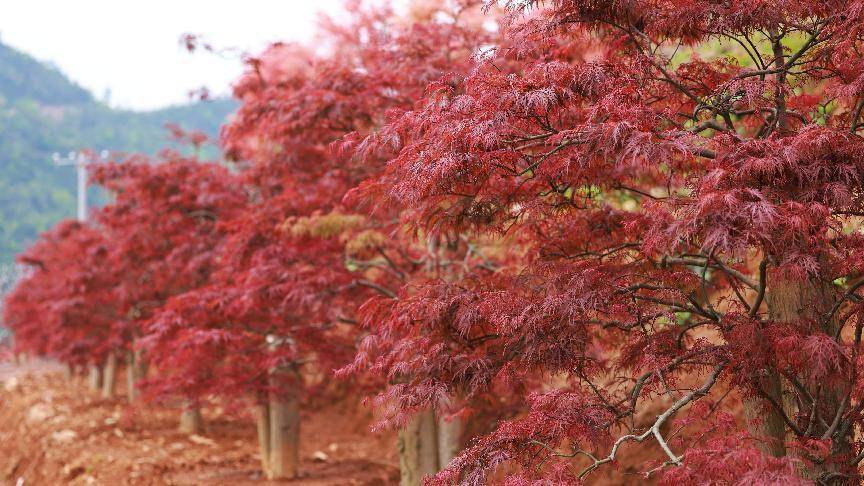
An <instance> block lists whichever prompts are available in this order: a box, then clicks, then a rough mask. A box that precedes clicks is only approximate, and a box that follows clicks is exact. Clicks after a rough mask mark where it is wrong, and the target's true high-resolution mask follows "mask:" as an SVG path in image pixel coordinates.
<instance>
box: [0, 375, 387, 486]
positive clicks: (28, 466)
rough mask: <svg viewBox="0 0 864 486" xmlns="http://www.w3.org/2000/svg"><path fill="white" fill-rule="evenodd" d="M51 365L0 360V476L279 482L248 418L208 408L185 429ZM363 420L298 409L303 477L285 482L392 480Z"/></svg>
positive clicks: (346, 413)
mask: <svg viewBox="0 0 864 486" xmlns="http://www.w3.org/2000/svg"><path fill="white" fill-rule="evenodd" d="M59 369H60V367H59V366H57V365H54V364H52V363H48V362H39V361H34V362H31V363H29V364H26V365H22V366H14V365H11V364H2V365H0V385H2V386H0V485H4V486H5V485H16V484H17V485H19V486H24V485H40V486H41V485H55V484H58V485H59V484H81V485H85V484H86V485H92V484H96V485H108V486H114V485H121V484H132V485H162V484H166V485H198V484H206V485H223V484H224V485H252V484H254V485H260V484H277V483H275V482H269V481H266V480H264V479H263V478H262V477H261V474H260V473H259V465H260V462H259V459H258V456H257V450H256V444H255V442H256V435H255V428H254V424H253V422H252V421H251V419H250V418H249V417H245V416H240V415H238V414H236V413H229V411H226V410H224V409H222V408H220V407H212V408H210V409H206V410H205V411H204V416H205V420H206V422H207V430H206V432H205V433H204V434H202V435H201V436H196V435H192V436H187V435H184V434H181V433H179V432H177V430H176V428H177V416H178V412H177V410H175V409H173V408H168V407H162V406H138V407H132V406H129V405H128V404H127V403H126V400H125V397H124V396H123V395H122V394H124V390H123V388H122V387H121V388H120V390H119V394H121V395H120V396H119V397H118V398H116V399H111V400H105V399H101V398H99V397H98V396H96V395H95V394H92V393H91V392H88V391H86V389H85V387H84V384H83V380H78V381H74V382H70V381H68V380H66V379H65V378H64V377H63V374H62V373H61V372H59ZM121 381H122V380H121ZM369 420H370V417H369V414H368V412H367V411H366V410H364V409H362V408H354V407H351V408H345V407H344V406H340V407H331V408H329V409H328V408H326V407H325V408H323V409H322V408H320V407H319V408H318V409H317V410H316V413H315V414H314V415H309V414H304V417H303V426H302V430H303V439H302V448H301V456H302V459H303V464H302V468H301V471H302V477H301V478H299V479H297V480H294V481H286V482H284V484H298V485H316V486H325V485H326V486H329V485H333V486H336V485H370V486H371V485H388V484H394V483H398V479H399V470H398V459H397V456H396V448H395V439H394V437H393V436H392V435H389V436H375V435H371V434H369V432H368V423H369ZM278 484H283V483H278Z"/></svg>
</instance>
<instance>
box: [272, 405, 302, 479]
mask: <svg viewBox="0 0 864 486" xmlns="http://www.w3.org/2000/svg"><path fill="white" fill-rule="evenodd" d="M269 408H270V479H290V478H296V477H297V475H298V473H299V472H300V401H299V400H298V399H297V395H296V394H294V393H288V392H283V393H279V394H274V395H273V396H271V398H270V404H269Z"/></svg>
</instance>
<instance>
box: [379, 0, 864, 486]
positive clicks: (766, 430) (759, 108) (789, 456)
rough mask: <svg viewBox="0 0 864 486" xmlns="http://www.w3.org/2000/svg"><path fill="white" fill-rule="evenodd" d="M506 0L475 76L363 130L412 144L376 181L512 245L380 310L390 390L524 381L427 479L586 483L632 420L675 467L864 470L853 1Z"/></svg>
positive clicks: (411, 207)
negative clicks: (502, 472) (494, 261)
mask: <svg viewBox="0 0 864 486" xmlns="http://www.w3.org/2000/svg"><path fill="white" fill-rule="evenodd" d="M507 7H508V8H509V10H510V17H509V23H508V29H507V30H508V32H507V38H506V40H504V41H502V42H501V43H500V44H498V45H496V46H495V52H494V53H488V54H487V55H486V56H478V60H477V64H476V69H475V71H474V72H473V74H472V75H471V76H470V77H468V78H467V79H466V80H465V81H464V82H459V83H448V82H444V83H438V84H435V85H432V86H431V87H430V89H429V91H428V93H427V95H426V96H425V97H424V98H423V99H422V100H420V101H419V102H418V104H417V105H416V107H415V108H414V109H413V110H411V111H407V112H404V113H401V114H395V115H393V117H392V121H391V123H390V124H389V126H388V127H387V128H386V129H384V130H383V131H382V132H381V133H378V134H376V135H375V136H374V137H372V138H370V140H369V141H368V143H369V144H372V145H374V144H376V143H381V141H385V142H387V141H393V140H396V141H398V143H399V144H400V145H401V150H400V152H399V154H398V156H396V157H394V158H393V159H392V160H390V161H389V163H388V166H387V172H388V173H389V174H390V177H389V178H388V179H387V182H388V183H386V184H376V185H370V186H367V187H366V190H367V192H366V195H367V197H369V198H372V199H375V200H378V201H380V200H388V201H391V202H392V204H394V205H397V206H398V207H400V208H403V212H402V220H403V222H404V223H405V224H409V225H412V226H413V227H415V228H417V229H418V231H419V232H422V233H423V234H427V235H429V237H440V238H447V237H450V238H452V237H454V235H466V234H467V235H478V236H482V235H487V236H489V237H509V238H513V239H514V242H513V244H515V245H518V248H519V249H520V253H521V256H522V258H518V259H512V260H509V265H506V266H504V267H502V268H500V269H499V270H497V271H496V272H494V273H492V274H484V273H480V272H477V273H475V274H473V275H470V276H467V277H466V278H463V279H461V280H460V281H458V282H447V281H440V282H435V283H430V284H429V285H426V286H424V287H423V288H422V289H421V290H419V291H417V290H415V291H414V292H412V293H411V294H410V295H407V296H406V297H405V298H403V299H400V300H398V301H395V300H391V301H388V302H386V303H385V304H384V305H377V306H375V308H374V309H373V310H374V312H373V314H372V315H371V317H370V319H371V321H372V322H373V323H374V324H373V325H372V326H371V327H372V329H373V337H371V338H370V339H373V340H374V342H375V343H376V344H378V345H379V346H377V348H375V350H374V352H365V355H364V356H363V359H364V360H372V361H373V363H374V364H373V365H372V367H373V368H378V369H383V370H386V372H387V373H389V374H390V375H391V376H395V375H398V376H400V377H401V378H402V380H401V382H400V383H399V384H397V385H393V386H391V387H390V389H389V391H388V392H387V393H386V394H384V395H383V396H382V397H381V400H382V401H385V402H388V401H396V402H397V403H399V404H400V405H401V407H402V410H401V411H402V412H403V413H407V414H410V413H415V412H417V411H418V410H421V409H423V408H425V407H437V406H439V405H440V402H441V398H442V397H445V396H450V395H453V394H465V395H467V396H469V397H470V396H475V395H480V394H484V393H488V392H490V391H495V390H498V391H499V392H502V391H503V393H509V394H524V396H525V397H526V399H527V400H528V402H529V403H530V407H529V409H528V410H526V411H525V413H524V414H521V415H520V416H518V417H516V418H514V419H513V420H510V421H505V422H502V423H501V424H499V426H498V428H497V430H496V431H495V432H494V433H491V434H489V435H487V436H484V437H482V438H480V439H479V440H477V441H476V442H474V444H473V445H472V446H471V447H470V448H469V449H468V450H467V451H465V452H464V453H463V454H462V455H461V456H460V457H459V458H458V459H456V460H455V461H454V462H453V463H451V464H450V467H449V468H448V470H447V471H445V472H444V473H442V474H440V475H439V476H438V477H437V479H436V481H435V482H437V483H440V484H451V483H452V482H454V481H455V482H461V483H466V484H481V483H483V481H484V480H485V479H484V478H487V474H489V473H490V472H492V471H494V470H496V468H498V466H499V465H501V464H502V463H509V464H510V467H511V469H510V471H511V473H512V474H513V477H512V478H511V479H512V481H513V484H529V482H530V481H531V480H532V479H533V478H536V477H547V478H557V479H558V480H560V481H564V482H568V483H569V482H578V481H581V480H584V479H585V478H587V477H589V476H590V475H591V474H592V473H593V472H595V471H596V470H598V469H599V468H601V467H602V466H603V465H604V464H607V463H614V462H616V460H617V459H618V453H619V451H620V449H621V448H622V447H625V446H627V445H632V444H630V443H634V442H635V443H642V442H651V443H653V444H656V445H658V446H659V448H657V449H656V451H657V461H656V462H655V463H653V464H647V465H645V469H644V473H645V474H646V475H653V474H662V475H663V478H664V479H666V480H668V481H670V482H674V481H685V482H688V483H704V482H710V481H714V480H716V481H721V480H722V478H724V477H725V478H742V477H744V478H747V482H748V484H754V483H759V484H775V483H777V482H785V483H793V482H800V481H803V480H804V479H802V478H809V479H811V480H817V481H821V482H824V483H829V482H852V481H855V480H856V479H855V478H857V477H858V472H857V471H858V469H857V465H858V463H859V462H860V461H861V460H862V458H864V451H862V449H864V447H862V444H861V443H860V442H859V441H858V440H857V439H856V437H855V434H854V430H855V428H856V426H857V424H859V423H860V420H861V418H862V417H861V412H862V410H864V396H861V391H860V390H861V388H860V377H859V373H858V371H857V365H858V363H859V357H858V350H859V347H860V341H861V332H860V330H861V325H862V321H861V320H860V319H861V311H862V307H861V298H860V297H859V295H858V294H857V291H858V289H859V287H861V286H862V284H864V280H862V279H860V275H861V270H862V267H861V259H860V254H861V244H862V238H861V233H860V231H859V229H858V227H859V225H858V219H857V218H858V217H859V216H860V215H861V214H862V211H864V207H862V199H861V195H860V192H861V190H860V188H861V182H862V177H864V172H862V171H864V166H862V165H861V164H862V162H861V161H862V160H864V159H862V155H864V140H862V139H861V137H860V135H859V131H860V129H861V128H862V120H861V116H860V115H861V111H862V106H864V101H862V100H864V83H862V80H864V70H862V68H864V63H862V62H861V61H860V55H859V49H861V47H862V45H861V40H862V37H861V36H862V30H861V29H862V25H864V23H862V21H864V4H861V2H733V3H717V2H711V1H695V2H665V3H664V2H651V1H644V2H643V1H633V2H593V1H579V0H568V1H563V0H561V1H550V2H536V1H528V0H525V1H511V2H507ZM450 336H459V337H460V338H461V339H460V341H459V345H458V346H454V345H453V341H452V340H451V339H450ZM394 340H395V342H394ZM382 343H383V346H382V345H381V344H382ZM364 348H371V346H366V347H364ZM409 350H410V351H409ZM364 351H365V349H364ZM538 377H546V381H547V384H546V385H544V386H539V387H538V386H537V381H536V380H537V378H538ZM549 380H552V381H553V382H555V383H556V385H555V386H554V387H552V389H550V387H549V385H548V382H549ZM739 397H740V400H741V401H743V408H744V411H745V415H746V420H735V419H734V417H733V416H732V415H730V414H729V412H730V411H734V410H735V408H736V406H735V405H734V404H735V403H736V401H737V400H738V399H739ZM655 412H656V413H655ZM393 420H394V422H395V423H401V421H403V420H404V417H402V416H399V415H397V416H396V417H394V418H393ZM736 430H740V431H742V432H741V433H738V432H735V431H736ZM709 463H713V464H709ZM667 466H668V467H667ZM672 466H677V467H672Z"/></svg>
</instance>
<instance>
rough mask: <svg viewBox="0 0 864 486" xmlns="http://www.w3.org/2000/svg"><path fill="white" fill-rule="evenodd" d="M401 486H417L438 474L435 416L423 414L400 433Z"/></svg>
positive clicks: (429, 413) (428, 412) (430, 412)
mask: <svg viewBox="0 0 864 486" xmlns="http://www.w3.org/2000/svg"><path fill="white" fill-rule="evenodd" d="M398 441H399V442H398V447H399V469H400V471H401V480H400V482H399V484H400V486H417V485H419V484H422V482H423V477H424V476H428V475H432V474H435V473H437V472H438V432H437V423H436V420H435V414H434V413H433V412H432V411H431V410H430V411H426V412H421V413H420V414H418V415H417V416H416V417H414V418H413V419H411V421H410V422H408V424H407V425H406V426H405V428H403V429H402V430H400V431H399V437H398Z"/></svg>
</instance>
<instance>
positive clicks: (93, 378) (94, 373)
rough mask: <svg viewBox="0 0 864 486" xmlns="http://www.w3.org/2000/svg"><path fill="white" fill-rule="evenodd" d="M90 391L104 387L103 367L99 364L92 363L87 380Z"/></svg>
mask: <svg viewBox="0 0 864 486" xmlns="http://www.w3.org/2000/svg"><path fill="white" fill-rule="evenodd" d="M87 383H88V388H90V391H94V392H96V391H99V390H101V389H102V367H101V366H99V365H90V375H89V378H88V380H87Z"/></svg>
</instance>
